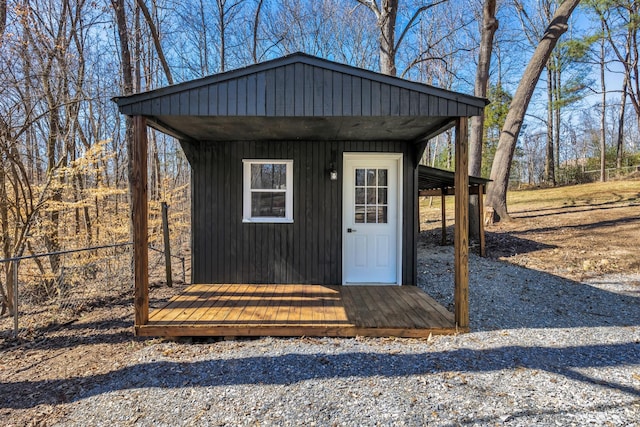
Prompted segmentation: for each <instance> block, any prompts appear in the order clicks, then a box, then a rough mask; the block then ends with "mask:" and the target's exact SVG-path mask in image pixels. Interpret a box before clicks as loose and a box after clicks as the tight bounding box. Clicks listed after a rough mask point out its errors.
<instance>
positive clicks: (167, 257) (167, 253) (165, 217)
mask: <svg viewBox="0 0 640 427" xmlns="http://www.w3.org/2000/svg"><path fill="white" fill-rule="evenodd" d="M168 209H169V207H168V206H167V202H162V233H163V234H164V263H165V270H166V274H167V286H168V287H172V286H173V282H172V280H171V245H170V242H169V213H168Z"/></svg>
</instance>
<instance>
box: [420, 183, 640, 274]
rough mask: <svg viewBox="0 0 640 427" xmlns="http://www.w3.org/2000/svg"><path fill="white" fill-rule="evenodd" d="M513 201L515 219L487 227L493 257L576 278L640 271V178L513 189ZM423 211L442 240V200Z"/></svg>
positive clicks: (426, 225) (425, 222)
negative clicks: (639, 253)
mask: <svg viewBox="0 0 640 427" xmlns="http://www.w3.org/2000/svg"><path fill="white" fill-rule="evenodd" d="M447 199H448V200H447V206H446V210H447V222H448V225H449V226H451V225H452V224H453V212H454V204H453V197H448V198H447ZM507 201H508V206H509V211H510V213H511V214H512V215H513V218H514V221H512V222H500V223H497V224H495V225H493V226H490V227H488V228H487V252H488V255H489V256H490V257H494V258H499V259H503V260H506V261H508V262H512V263H515V264H518V265H522V266H525V267H528V268H533V269H536V270H541V271H546V272H549V273H552V274H556V275H559V276H563V277H566V278H570V279H576V280H583V279H587V278H589V277H593V276H598V275H602V274H612V273H618V274H627V273H638V272H640V257H639V256H638V247H639V243H638V242H640V179H637V178H634V179H630V180H626V181H611V182H605V183H592V184H583V185H574V186H567V187H558V188H545V189H533V190H523V191H512V192H510V193H509V194H508V198H507ZM420 212H421V218H422V223H421V227H422V230H425V231H426V234H427V235H428V236H431V237H432V238H434V239H437V240H439V239H440V231H439V230H440V225H441V222H440V200H439V199H438V198H434V200H433V203H432V205H431V206H429V200H428V199H424V200H422V201H421V207H420ZM449 228H450V229H449V241H450V240H451V238H452V235H453V231H452V230H451V227H449Z"/></svg>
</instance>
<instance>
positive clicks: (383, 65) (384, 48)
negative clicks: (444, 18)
mask: <svg viewBox="0 0 640 427" xmlns="http://www.w3.org/2000/svg"><path fill="white" fill-rule="evenodd" d="M356 1H357V2H358V3H360V4H362V5H364V6H366V7H367V8H368V9H369V10H370V11H371V12H372V13H373V14H374V15H375V17H376V22H377V27H378V31H379V32H380V34H379V36H378V43H379V46H380V72H381V73H383V74H389V75H391V76H395V75H396V74H397V69H396V54H397V52H398V49H399V48H400V45H401V44H402V41H403V40H404V38H405V37H406V35H407V33H408V32H409V30H410V29H411V28H412V26H413V25H414V23H415V22H416V20H417V19H418V18H419V17H420V15H421V14H422V13H423V12H424V11H426V10H428V9H431V8H432V7H434V6H437V5H439V4H442V3H445V2H446V1H447V0H438V1H434V2H433V3H429V4H426V5H423V6H420V7H419V8H417V9H416V10H415V11H414V12H413V14H412V16H411V18H409V20H408V21H407V24H406V25H405V27H404V29H403V30H402V31H401V32H400V36H399V37H398V40H397V41H396V24H397V18H398V4H399V1H398V0H380V2H378V0H356Z"/></svg>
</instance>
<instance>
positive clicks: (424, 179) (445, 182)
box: [418, 165, 491, 191]
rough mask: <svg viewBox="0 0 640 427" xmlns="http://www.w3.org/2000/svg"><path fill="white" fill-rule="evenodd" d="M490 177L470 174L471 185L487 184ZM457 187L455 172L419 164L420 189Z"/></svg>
mask: <svg viewBox="0 0 640 427" xmlns="http://www.w3.org/2000/svg"><path fill="white" fill-rule="evenodd" d="M489 182H491V180H490V179H486V178H481V177H478V176H469V187H478V186H480V185H484V186H486V185H487V184H488V183H489ZM452 188H455V172H451V171H448V170H444V169H438V168H432V167H429V166H424V165H419V166H418V190H419V191H424V190H446V189H452Z"/></svg>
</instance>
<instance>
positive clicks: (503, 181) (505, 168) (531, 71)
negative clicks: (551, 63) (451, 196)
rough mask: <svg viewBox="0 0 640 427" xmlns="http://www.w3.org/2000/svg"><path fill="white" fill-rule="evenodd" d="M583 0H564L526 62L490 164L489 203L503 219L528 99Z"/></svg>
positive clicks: (506, 216)
mask: <svg viewBox="0 0 640 427" xmlns="http://www.w3.org/2000/svg"><path fill="white" fill-rule="evenodd" d="M578 3H580V0H565V1H564V2H563V3H562V4H560V6H559V7H558V9H556V12H555V13H554V15H553V19H552V20H551V23H550V24H549V26H548V27H547V28H546V29H545V32H544V34H543V36H542V39H541V40H540V43H539V44H538V46H537V47H536V50H535V51H534V53H533V56H532V57H531V59H530V60H529V63H528V64H527V68H526V69H525V71H524V74H523V76H522V79H521V80H520V84H519V85H518V89H517V90H516V93H515V95H514V97H513V100H512V102H511V106H510V108H509V113H508V114H507V118H506V121H505V124H504V126H503V128H502V131H501V132H500V140H499V141H498V147H497V149H496V154H495V158H494V160H493V164H492V166H491V176H490V178H491V179H492V180H493V182H492V183H490V184H489V190H488V192H487V206H490V207H492V208H493V209H494V212H495V214H496V215H497V216H498V218H500V219H504V220H508V219H510V217H509V214H508V212H507V188H508V187H509V173H510V172H511V162H512V160H513V155H514V153H515V149H516V142H517V140H518V135H519V133H520V129H521V127H522V121H523V120H524V116H525V114H526V112H527V108H528V107H529V102H530V101H531V97H532V95H533V91H534V90H535V87H536V83H537V82H538V80H539V78H540V74H541V73H542V70H543V69H544V66H545V64H546V63H547V61H548V60H549V57H550V56H551V52H552V51H553V48H554V47H555V46H556V44H557V43H558V39H559V38H560V36H562V34H564V33H565V32H566V31H567V28H568V24H567V22H568V20H569V17H570V16H571V13H572V12H573V10H574V9H575V8H576V6H578Z"/></svg>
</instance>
